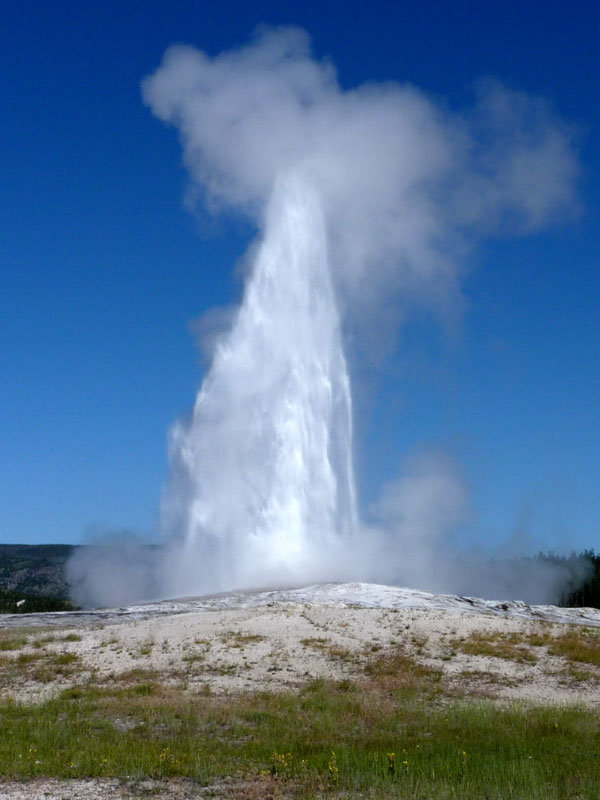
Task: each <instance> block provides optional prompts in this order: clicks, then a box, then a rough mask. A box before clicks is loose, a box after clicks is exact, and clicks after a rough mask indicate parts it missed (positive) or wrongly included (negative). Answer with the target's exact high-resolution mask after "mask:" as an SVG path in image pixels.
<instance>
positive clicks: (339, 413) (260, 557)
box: [165, 170, 357, 593]
mask: <svg viewBox="0 0 600 800" xmlns="http://www.w3.org/2000/svg"><path fill="white" fill-rule="evenodd" d="M170 461H171V465H172V468H173V471H174V480H173V481H172V483H171V486H170V487H169V490H168V494H167V497H166V502H165V505H166V507H167V509H168V510H169V513H170V515H171V518H170V525H171V526H174V529H175V530H176V531H177V534H178V536H179V537H180V542H179V554H178V558H177V559H176V561H175V564H174V567H175V574H173V575H172V576H171V578H172V580H173V589H174V590H175V589H177V591H178V592H179V593H181V592H182V591H183V592H193V591H198V588H199V585H201V586H202V588H203V590H204V591H211V590H215V589H223V588H232V587H240V586H242V587H248V586H255V585H262V584H264V583H265V582H270V583H272V584H281V583H287V584H289V583H297V582H299V581H302V580H317V579H319V578H324V577H326V576H327V574H328V569H327V565H328V564H329V565H331V564H332V563H333V561H332V560H333V559H334V558H335V557H337V558H339V554H340V552H341V551H343V550H344V549H347V548H349V547H352V544H353V538H354V537H355V536H356V533H357V513H356V498H355V488H354V477H353V465H352V408H351V399H350V382H349V378H348V371H347V368H346V359H345V357H344V352H343V349H342V342H341V334H340V321H339V315H338V311H337V308H336V302H335V297H334V293H333V288H332V283H331V276H330V271H329V264H328V256H327V236H326V231H325V223H324V219H323V211H322V207H321V202H320V198H319V195H318V193H317V192H316V191H315V190H314V188H313V187H312V186H311V183H310V179H309V178H307V177H306V176H305V175H303V174H302V172H301V170H294V171H292V172H288V173H285V174H282V175H281V176H278V178H277V180H276V181H275V187H274V190H273V194H272V197H271V199H270V202H269V206H268V210H267V214H266V224H265V233H264V240H263V242H262V244H261V246H260V249H259V250H258V253H257V255H256V258H255V261H254V264H253V266H252V271H251V273H250V276H249V278H248V283H247V286H246V291H245V295H244V300H243V303H242V305H241V307H240V309H239V311H238V313H237V316H236V318H235V321H234V323H233V327H232V328H231V331H230V332H229V333H228V334H226V335H224V336H223V337H222V338H221V340H220V341H219V342H218V344H217V347H216V351H215V354H214V360H213V363H212V367H211V368H210V371H209V372H208V374H207V375H206V377H205V379H204V382H203V384H202V388H201V389H200V392H199V393H198V396H197V398H196V403H195V406H194V411H193V416H192V419H191V421H190V422H189V423H188V424H183V423H177V424H176V425H175V426H174V427H173V429H172V431H171V438H170Z"/></svg>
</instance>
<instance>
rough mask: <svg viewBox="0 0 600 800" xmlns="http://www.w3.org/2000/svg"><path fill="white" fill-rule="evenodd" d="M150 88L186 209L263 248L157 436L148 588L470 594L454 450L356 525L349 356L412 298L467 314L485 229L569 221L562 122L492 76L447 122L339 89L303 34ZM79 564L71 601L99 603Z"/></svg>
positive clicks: (572, 172) (397, 98)
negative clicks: (163, 460)
mask: <svg viewBox="0 0 600 800" xmlns="http://www.w3.org/2000/svg"><path fill="white" fill-rule="evenodd" d="M143 96H144V100H145V102H146V103H147V105H148V106H149V107H150V108H151V110H152V112H153V113H154V114H155V115H156V116H157V117H159V118H160V119H161V120H163V121H164V122H166V123H167V124H170V125H173V126H174V127H175V128H176V129H177V130H178V132H179V135H180V139H181V143H182V149H183V155H184V161H185V164H186V167H187V169H188V171H189V174H190V187H189V192H188V195H187V200H188V203H189V204H190V205H191V206H193V207H194V209H195V210H200V211H201V213H204V211H205V209H208V210H209V211H210V212H213V213H216V212H222V211H228V212H233V213H236V214H240V213H241V214H243V215H245V216H246V217H247V218H248V219H250V220H251V222H252V223H253V224H255V225H256V227H257V229H258V230H259V242H260V244H259V246H258V247H257V248H254V251H253V252H254V253H255V255H254V257H253V259H252V262H253V263H252V268H251V270H250V273H249V277H248V279H247V282H246V286H245V292H244V297H243V302H242V303H241V305H240V307H239V309H238V311H237V313H236V315H235V317H234V319H233V321H232V323H231V326H230V328H229V330H228V331H227V332H225V333H224V334H223V335H222V336H221V337H220V338H218V340H217V344H216V347H215V349H214V354H213V359H212V364H211V366H210V368H209V370H208V372H207V374H206V376H205V379H204V381H203V383H202V386H201V388H200V391H199V393H198V396H197V398H196V402H195V406H194V410H193V414H192V416H191V419H190V420H188V421H186V422H177V423H176V424H175V425H174V426H173V428H172V430H171V432H170V445H169V455H170V463H171V470H172V477H171V480H170V483H169V485H168V487H167V489H166V491H165V496H164V502H163V526H164V531H165V536H166V543H165V545H164V547H162V548H161V549H160V551H158V556H157V558H156V561H155V564H156V569H155V575H154V579H153V580H152V581H151V582H150V583H151V584H152V586H153V589H152V591H153V593H154V594H155V595H161V596H165V595H170V596H174V595H183V594H199V593H205V592H210V591H216V590H226V589H231V588H237V587H240V588H241V587H249V586H264V585H265V584H267V585H269V584H270V585H273V584H278V585H281V584H291V583H306V582H309V581H315V580H321V579H355V578H359V579H363V580H379V581H387V582H401V583H403V584H405V585H406V584H409V585H411V584H413V585H418V588H428V589H433V590H435V589H439V588H444V589H445V590H447V591H452V589H453V587H456V586H460V588H461V590H462V591H464V590H465V589H466V590H468V586H469V585H470V584H469V580H468V579H467V580H466V579H465V574H464V573H462V574H458V573H456V574H454V575H451V574H450V567H449V565H450V564H451V563H453V562H452V559H451V558H450V557H449V554H448V552H447V550H446V549H445V546H444V537H445V534H446V532H447V530H448V527H449V526H451V525H452V524H455V523H456V522H458V521H459V520H460V517H461V514H462V513H463V511H464V508H465V507H466V502H465V491H464V487H463V486H462V485H461V482H460V481H459V480H458V478H457V477H456V471H455V470H453V469H452V468H451V467H449V466H448V463H447V459H444V458H442V459H439V458H431V457H428V458H426V459H424V460H423V459H421V460H420V461H419V462H418V464H417V465H416V466H415V464H414V462H413V464H412V466H409V468H408V471H407V474H405V475H404V476H400V477H399V478H394V477H392V478H391V479H390V481H389V482H388V483H387V484H386V486H385V487H384V489H383V492H382V497H381V500H380V502H379V503H377V504H376V506H375V512H376V517H377V519H376V521H375V523H374V524H371V525H370V526H369V527H368V528H367V526H366V525H364V524H363V523H361V522H360V521H359V520H360V515H359V513H358V512H357V499H356V490H355V485H354V475H353V464H352V459H353V441H352V439H353V436H352V403H351V392H350V380H349V376H348V366H347V364H348V362H350V363H352V362H353V361H354V359H355V358H356V357H357V354H358V355H360V354H361V353H362V354H364V352H365V349H368V347H369V346H371V345H372V344H373V342H375V344H378V343H379V342H380V341H381V339H380V338H379V341H378V335H379V336H381V332H382V331H383V332H384V334H385V338H386V340H387V341H388V342H389V341H392V340H393V338H394V337H393V334H394V332H395V330H396V329H397V327H398V319H402V317H403V316H404V315H405V314H406V310H407V309H410V308H411V307H414V306H421V308H423V307H426V308H427V309H428V310H430V311H433V312H434V313H435V314H437V315H439V316H442V317H448V316H450V317H453V318H454V319H457V318H459V317H460V310H461V308H462V300H461V291H460V277H461V275H462V273H463V271H464V268H465V262H466V257H467V256H468V254H469V252H470V251H471V250H472V249H473V246H474V245H475V244H476V242H477V240H478V239H480V238H481V237H482V236H489V235H499V234H506V233H510V234H523V233H525V234H529V233H535V232H537V231H540V230H542V229H543V228H544V227H545V226H547V225H548V224H550V223H554V222H555V221H556V220H557V219H560V218H564V217H565V216H569V215H572V213H573V211H574V210H575V209H576V205H577V203H576V199H575V178H576V175H577V171H578V167H577V158H576V155H575V153H574V149H573V145H572V138H573V137H572V131H571V130H570V129H569V127H568V126H566V125H565V124H564V123H563V122H561V121H560V120H559V119H558V118H557V117H556V115H554V114H553V113H552V111H551V110H550V109H549V108H548V106H547V105H546V104H545V103H544V102H543V101H540V100H539V99H536V98H532V97H529V96H527V95H525V94H522V93H518V92H514V91H511V90H508V89H506V88H504V87H503V86H502V85H500V84H499V83H497V82H494V81H490V80H488V81H484V82H481V83H479V84H478V86H477V88H476V91H475V101H474V103H473V104H472V105H471V106H470V107H468V108H465V109H462V110H458V111H450V110H449V108H448V107H447V105H446V104H444V103H438V102H435V101H434V100H433V99H432V98H431V97H429V96H427V95H426V94H424V93H423V92H420V91H419V90H418V89H416V88H415V87H413V86H409V85H399V84H393V83H387V84H383V85H376V84H372V83H370V84H365V85H363V86H359V87H357V88H354V89H350V90H345V89H343V88H342V87H341V86H340V84H339V82H338V80H337V76H336V73H335V70H334V68H333V66H332V64H331V62H329V61H318V60H317V59H315V58H314V57H313V55H312V52H311V46H310V40H309V37H308V35H307V34H306V33H305V32H304V31H302V30H299V29H297V28H274V29H271V28H261V29H259V30H258V31H257V32H256V34H255V36H254V37H253V39H252V40H251V41H250V43H249V44H248V45H247V46H245V47H242V48H240V49H235V50H232V51H230V52H225V53H222V54H219V55H217V56H214V57H212V56H209V55H207V54H206V53H203V52H201V51H198V50H197V49H195V48H193V47H184V46H177V47H173V48H170V49H169V50H168V51H167V53H166V55H165V58H164V60H163V63H162V64H161V66H160V67H159V69H158V70H157V71H156V72H155V73H154V74H153V75H152V76H150V77H149V78H147V79H146V80H145V81H144V83H143ZM399 309H401V310H402V311H403V314H398V313H397V312H398V310H399ZM367 332H368V333H367ZM349 340H350V341H352V345H353V347H352V349H351V350H349V349H348V347H347V344H348V341H349ZM348 353H351V357H349V356H348ZM81 558H82V559H83V561H81V560H80V561H79V562H78V561H77V560H76V561H75V562H73V564H72V568H71V575H72V578H73V580H74V582H75V583H76V585H77V586H78V587H79V589H78V593H77V597H76V599H77V600H78V601H79V602H83V603H86V602H90V598H92V597H93V600H92V602H94V603H98V602H110V601H111V589H112V587H111V585H110V582H108V581H106V580H105V579H104V578H103V579H102V581H98V580H96V579H95V576H94V569H93V568H90V565H89V559H88V560H87V561H85V558H84V557H83V556H82V557H81ZM84 562H85V563H84ZM440 563H444V566H445V569H444V574H443V575H440V572H439V569H437V567H438V565H439V564H440ZM463 563H464V562H463ZM131 564H132V566H131V571H132V573H133V572H135V570H136V569H138V566H137V565H136V561H135V559H131ZM144 569H145V567H144ZM469 571H470V573H473V572H477V571H478V568H477V567H475V568H474V569H472V570H471V569H470V568H469ZM106 573H107V570H105V571H104V573H103V575H105V574H106ZM466 577H467V578H468V575H467V576H466ZM125 583H128V584H130V585H131V586H139V585H143V586H148V585H149V583H148V581H146V580H142V581H140V580H133V576H132V580H131V581H125ZM502 585H503V584H502V582H500V583H498V584H497V586H496V590H497V592H498V595H499V596H502V591H503V589H502ZM100 586H102V587H103V589H104V590H105V596H104V597H103V598H102V599H100V596H99V594H98V591H97V590H98V588H99V587H100ZM488 586H489V587H490V591H492V589H491V582H488ZM89 587H93V589H94V591H93V592H92V591H91V589H90V588H89ZM496 590H494V591H496ZM113 594H114V593H113ZM118 596H119V597H122V592H120V593H119V594H118ZM131 599H136V598H133V597H132V598H131Z"/></svg>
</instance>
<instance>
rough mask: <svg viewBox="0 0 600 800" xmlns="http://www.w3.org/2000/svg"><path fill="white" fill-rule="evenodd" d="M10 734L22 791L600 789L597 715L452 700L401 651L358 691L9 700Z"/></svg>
mask: <svg viewBox="0 0 600 800" xmlns="http://www.w3.org/2000/svg"><path fill="white" fill-rule="evenodd" d="M0 728H1V730H2V732H3V735H2V737H0V775H1V776H2V777H4V778H13V779H15V778H16V779H31V778H36V777H42V776H46V777H58V778H84V777H119V778H125V777H127V778H134V779H135V778H143V777H152V778H165V777H169V776H181V777H191V778H193V779H195V780H196V781H198V782H199V783H200V784H202V785H208V784H210V783H212V782H214V781H217V780H222V779H224V778H231V779H232V780H239V781H240V782H243V781H246V780H254V781H259V782H260V781H261V780H263V779H264V781H265V782H268V783H269V785H270V786H271V789H273V787H274V790H273V792H272V794H273V795H274V796H284V795H285V796H290V797H306V798H308V797H315V796H318V795H327V796H332V797H335V796H336V795H340V796H341V795H343V796H344V797H356V798H358V797H370V798H388V797H398V798H413V800H425V798H429V800H441V799H442V798H443V799H444V800H446V798H448V799H449V798H459V797H460V798H462V800H470V799H473V800H474V799H475V798H478V799H481V800H483V798H493V799H494V800H499V799H502V798H527V800H536V799H537V800H542V798H543V800H569V798H571V799H572V800H575V799H576V798H587V797H597V796H598V793H599V790H600V785H599V779H598V766H597V765H598V763H599V760H600V719H599V717H598V715H597V714H595V713H593V712H591V711H587V710H583V709H574V708H528V707H526V706H523V705H516V704H515V705H514V706H511V707H509V708H498V707H496V706H494V705H493V704H491V703H487V702H483V701H477V700H470V701H468V702H467V701H466V700H464V699H460V698H459V699H452V698H451V697H450V696H449V695H448V694H445V693H444V687H443V684H442V680H441V676H440V673H439V672H436V671H434V670H431V669H428V668H427V667H419V666H418V665H417V664H416V663H415V661H414V660H412V659H411V658H410V657H409V656H408V655H406V654H405V653H404V652H403V651H401V650H397V651H394V652H391V653H386V654H383V655H380V656H379V657H377V658H376V659H374V660H373V661H372V662H371V663H370V664H369V665H368V667H367V669H366V675H365V678H364V679H361V680H360V681H358V682H353V681H350V680H344V681H338V682H334V681H325V680H316V681H312V682H311V683H309V684H307V685H306V686H304V687H303V688H302V689H301V690H300V691H299V692H263V693H244V694H241V695H238V696H218V695H214V694H210V693H207V692H204V693H199V694H196V695H190V694H189V693H185V692H183V691H180V690H178V689H175V688H171V687H168V686H166V685H165V684H164V682H161V681H160V680H159V678H158V677H156V678H154V679H153V678H152V676H151V675H148V674H147V673H144V672H142V671H140V672H139V673H137V674H134V673H132V674H131V675H130V676H129V681H128V682H124V683H120V684H114V683H113V684H111V685H110V686H109V685H104V686H77V687H73V688H70V689H68V690H65V691H64V692H62V694H61V695H60V696H58V697H57V698H55V699H52V700H49V701H47V702H45V703H44V704H41V705H36V706H26V705H20V704H17V703H14V702H6V701H4V702H3V703H0ZM265 785H266V784H265ZM275 790H276V791H275ZM270 796H271V795H270Z"/></svg>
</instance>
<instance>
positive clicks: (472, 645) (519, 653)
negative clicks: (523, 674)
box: [449, 631, 538, 662]
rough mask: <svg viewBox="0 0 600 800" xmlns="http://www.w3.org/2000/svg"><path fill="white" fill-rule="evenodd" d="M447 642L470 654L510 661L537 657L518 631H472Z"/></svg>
mask: <svg viewBox="0 0 600 800" xmlns="http://www.w3.org/2000/svg"><path fill="white" fill-rule="evenodd" d="M449 644H450V645H451V647H453V648H454V649H455V650H461V651H462V652H463V653H466V654H467V655H471V656H493V657H494V658H505V659H509V660H512V661H531V662H535V661H537V660H538V657H537V655H536V654H535V653H533V652H532V651H531V649H530V648H529V647H527V646H526V644H527V642H526V637H525V636H523V635H522V634H518V633H499V632H488V631H474V632H473V633H472V634H471V635H470V636H468V637H465V638H462V639H452V640H451V641H450V642H449Z"/></svg>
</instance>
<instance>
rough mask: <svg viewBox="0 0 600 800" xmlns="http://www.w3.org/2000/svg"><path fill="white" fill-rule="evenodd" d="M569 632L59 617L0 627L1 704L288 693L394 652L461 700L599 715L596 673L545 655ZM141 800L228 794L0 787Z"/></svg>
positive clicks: (198, 617) (259, 792) (395, 618)
mask: <svg viewBox="0 0 600 800" xmlns="http://www.w3.org/2000/svg"><path fill="white" fill-rule="evenodd" d="M23 621H24V622H25V621H26V620H25V619H24V620H23ZM569 627H570V626H566V625H564V624H561V623H552V622H546V621H539V620H524V619H518V618H513V617H501V616H490V615H484V614H479V613H471V614H468V613H463V612H459V611H452V610H446V611H442V610H430V609H414V608H413V609H410V608H407V609H390V608H357V607H352V606H348V605H310V604H306V603H304V604H303V603H271V604H268V605H262V606H259V607H250V608H233V609H231V608H229V609H223V610H210V611H206V610H202V611H197V610H196V611H193V612H190V613H179V614H176V615H172V616H171V615H165V614H162V615H160V616H156V617H152V618H149V619H124V620H118V621H116V622H114V623H112V624H100V625H96V626H94V625H90V624H89V622H87V623H85V624H82V625H81V626H79V627H74V626H73V624H72V619H70V620H69V626H68V627H60V626H56V625H55V626H54V627H52V628H51V629H49V628H47V629H44V628H40V627H36V628H29V629H25V630H24V629H17V628H14V627H9V628H4V629H3V628H2V623H1V621H0V636H1V637H4V639H10V637H12V643H11V648H12V649H5V648H3V652H2V653H1V654H0V696H1V697H2V698H3V699H6V698H8V697H11V698H13V699H14V700H16V701H18V702H25V703H37V702H40V701H43V700H44V699H46V698H48V697H50V696H52V695H53V694H55V693H57V692H59V691H61V690H64V689H65V688H67V687H71V686H76V685H79V684H89V683H90V682H91V683H99V684H102V685H104V686H107V685H108V686H110V685H111V683H112V682H115V684H116V683H117V682H119V681H123V680H127V679H128V677H131V679H132V680H143V679H144V678H145V677H146V676H147V677H148V679H149V680H150V679H151V680H160V681H161V682H165V683H168V684H172V685H174V686H177V687H179V688H180V689H182V690H184V691H186V692H190V693H194V694H195V693H198V692H212V693H220V694H236V693H238V692H243V691H255V690H271V691H272V690H285V689H291V690H294V689H296V688H298V687H300V686H301V685H302V684H303V683H305V682H307V681H308V680H310V679H313V678H319V677H322V678H331V679H350V680H352V679H353V678H358V677H359V676H360V675H364V667H365V665H366V663H367V662H368V661H369V660H372V659H373V657H374V656H377V655H378V654H385V652H386V651H387V650H389V649H391V648H394V647H398V646H400V647H402V649H403V650H404V651H405V652H406V653H407V654H409V655H412V656H413V657H414V658H415V659H416V660H417V661H419V662H423V663H425V664H427V665H428V666H431V667H434V668H436V669H437V670H440V671H441V672H442V674H443V679H444V682H445V685H446V686H449V687H451V688H454V689H456V690H457V691H464V692H466V693H467V694H468V695H470V696H478V697H488V698H490V699H492V700H494V701H495V702H498V703H502V704H504V703H508V702H510V701H513V700H523V701H527V702H531V703H542V702H543V703H544V704H547V703H557V704H579V705H586V706H591V707H596V708H598V707H600V669H599V668H598V667H596V666H593V665H590V664H585V665H581V664H579V663H577V662H574V661H573V660H572V659H570V658H569V657H568V656H566V655H557V654H556V651H555V650H553V648H552V645H551V643H552V642H553V641H554V640H555V639H556V637H559V636H561V635H564V633H565V631H568V630H569ZM575 628H578V629H580V630H583V629H582V627H581V626H573V630H575ZM19 637H21V638H20V639H19ZM0 641H3V639H1V638H0ZM40 654H43V657H44V659H45V660H44V661H40ZM65 656H66V657H65ZM30 659H31V660H30ZM42 663H44V664H50V665H52V664H54V667H52V666H50V667H48V666H45V667H43V668H42V667H40V664H42ZM17 665H19V668H18V669H17V668H16V667H17ZM44 670H45V671H44ZM243 788H244V794H243V796H244V797H253V796H256V797H269V796H271V795H269V793H268V790H267V789H266V787H265V786H264V785H262V786H261V787H256V794H253V787H251V786H244V787H243ZM150 796H152V797H158V798H162V797H165V798H166V797H173V798H182V800H187V798H191V797H213V798H225V797H236V796H238V792H237V788H236V787H235V786H224V785H220V786H214V787H211V788H209V789H207V788H205V789H200V788H198V787H197V786H195V785H194V784H193V783H191V782H189V781H181V780H179V781H174V780H171V781H168V782H164V781H163V782H161V781H145V782H142V783H135V784H127V783H123V782H120V781H114V780H90V781H62V782H61V781H35V782H28V783H18V782H16V783H0V800H3V799H4V798H7V800H8V798H10V799H11V800H17V798H38V797H39V798H48V799H49V800H59V798H71V799H72V800H75V799H76V798H81V799H82V800H83V798H86V799H87V800H92V798H100V797H102V798H117V797H119V798H128V797H131V798H133V797H140V798H141V797H150ZM239 796H241V795H239Z"/></svg>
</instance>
